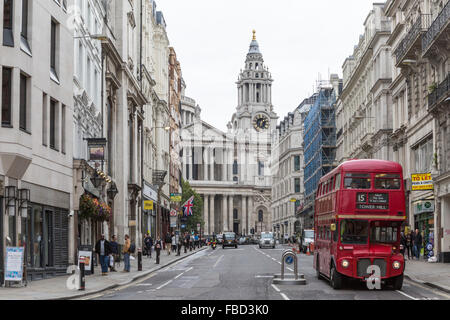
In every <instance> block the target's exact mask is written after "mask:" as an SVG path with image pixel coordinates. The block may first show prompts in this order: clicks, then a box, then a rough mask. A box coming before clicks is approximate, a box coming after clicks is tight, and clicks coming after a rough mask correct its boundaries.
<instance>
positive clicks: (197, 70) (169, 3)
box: [156, 0, 382, 130]
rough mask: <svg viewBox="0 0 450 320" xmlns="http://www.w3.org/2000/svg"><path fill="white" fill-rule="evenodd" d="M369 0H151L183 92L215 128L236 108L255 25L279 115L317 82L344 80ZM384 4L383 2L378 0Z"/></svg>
mask: <svg viewBox="0 0 450 320" xmlns="http://www.w3.org/2000/svg"><path fill="white" fill-rule="evenodd" d="M373 2H376V1H369V0H276V1H273V0H272V1H269V0H192V1H187V0H159V1H158V0H156V4H157V10H159V11H162V12H163V14H164V18H165V20H166V23H167V32H168V36H169V40H170V45H171V46H173V47H174V48H175V50H176V52H177V57H178V60H179V61H180V63H181V69H182V72H183V78H184V79H185V82H186V85H187V88H186V95H187V96H188V97H191V98H193V99H195V100H196V101H197V103H198V104H199V105H200V107H201V108H202V120H204V121H206V122H208V123H210V124H212V125H213V126H215V127H217V128H218V129H221V130H226V125H227V123H228V121H230V120H231V116H232V114H233V113H234V112H235V110H236V106H237V88H236V84H235V83H236V81H237V77H238V75H239V72H240V70H241V69H242V68H243V67H244V62H245V58H246V54H247V52H248V49H249V46H250V42H251V39H252V30H253V29H255V30H256V38H257V40H258V43H259V46H260V51H261V53H262V54H263V58H264V62H265V64H266V66H268V67H269V71H270V72H271V73H272V78H273V79H274V83H273V89H272V90H273V91H272V100H273V101H272V103H273V105H274V108H275V112H276V113H277V114H278V116H279V117H280V119H282V118H284V117H285V116H286V115H287V113H288V112H292V111H293V110H294V109H295V108H296V107H297V106H298V105H299V104H300V102H301V101H303V99H305V98H307V97H309V96H310V95H311V94H312V93H313V88H314V87H315V83H316V80H318V79H319V76H320V78H321V79H322V80H325V79H327V78H328V74H329V73H338V74H339V76H340V77H342V64H343V63H344V60H345V58H347V57H348V56H349V55H351V54H352V53H353V47H354V46H355V45H356V44H357V43H358V39H359V35H360V34H362V33H363V31H364V28H363V23H364V20H365V19H366V17H367V16H368V14H369V12H370V10H371V9H372V3H373ZM379 2H382V1H379Z"/></svg>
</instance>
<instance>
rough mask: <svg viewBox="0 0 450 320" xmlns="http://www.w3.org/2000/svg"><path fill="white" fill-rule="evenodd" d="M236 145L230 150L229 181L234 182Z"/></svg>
mask: <svg viewBox="0 0 450 320" xmlns="http://www.w3.org/2000/svg"><path fill="white" fill-rule="evenodd" d="M233 162H234V145H231V149H229V150H228V181H233Z"/></svg>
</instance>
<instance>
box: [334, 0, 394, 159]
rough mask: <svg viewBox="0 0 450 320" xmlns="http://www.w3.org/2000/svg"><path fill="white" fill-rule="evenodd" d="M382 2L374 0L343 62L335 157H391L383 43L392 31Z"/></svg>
mask: <svg viewBox="0 0 450 320" xmlns="http://www.w3.org/2000/svg"><path fill="white" fill-rule="evenodd" d="M383 8H384V4H383V3H374V4H373V9H372V10H371V11H370V13H369V15H368V16H367V18H366V20H365V22H364V28H365V31H364V35H362V36H360V39H359V43H358V45H357V46H355V49H354V51H353V55H352V56H350V57H349V58H347V59H346V60H345V62H344V64H343V67H342V68H343V75H344V78H343V85H344V86H343V91H342V94H341V95H340V97H339V100H338V102H337V110H336V119H337V121H336V122H337V123H336V125H337V131H338V133H339V137H338V140H337V150H336V160H337V161H338V162H339V163H342V162H343V161H345V160H348V159H353V158H357V159H382V160H393V151H392V144H391V143H390V140H389V135H390V134H391V133H392V125H393V123H392V102H391V94H390V91H389V85H390V84H391V81H392V56H391V47H390V46H389V45H388V44H387V43H386V42H387V40H388V38H389V36H390V34H391V32H390V30H391V24H390V21H389V18H388V17H386V16H385V15H384V11H383Z"/></svg>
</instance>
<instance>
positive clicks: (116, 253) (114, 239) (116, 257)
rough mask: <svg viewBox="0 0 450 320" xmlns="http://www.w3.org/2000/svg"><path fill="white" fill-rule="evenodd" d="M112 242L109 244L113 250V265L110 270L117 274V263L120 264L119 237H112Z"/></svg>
mask: <svg viewBox="0 0 450 320" xmlns="http://www.w3.org/2000/svg"><path fill="white" fill-rule="evenodd" d="M111 239H112V240H111V242H110V243H109V247H110V249H111V255H112V257H113V261H114V262H113V265H111V264H110V266H109V269H110V271H112V272H116V271H117V270H116V262H119V244H118V243H117V237H116V236H115V235H113V236H112V238H111Z"/></svg>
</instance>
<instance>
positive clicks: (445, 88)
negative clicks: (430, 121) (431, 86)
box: [428, 73, 450, 108]
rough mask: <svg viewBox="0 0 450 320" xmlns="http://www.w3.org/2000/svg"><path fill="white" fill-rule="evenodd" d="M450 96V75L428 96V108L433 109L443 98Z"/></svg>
mask: <svg viewBox="0 0 450 320" xmlns="http://www.w3.org/2000/svg"><path fill="white" fill-rule="evenodd" d="M449 94H450V73H449V74H448V75H447V78H445V80H444V81H442V82H441V84H439V86H438V87H437V88H436V89H435V90H434V91H433V92H432V93H430V94H429V95H428V108H431V107H433V106H434V105H435V104H436V103H437V102H439V100H441V98H442V97H444V96H445V95H449Z"/></svg>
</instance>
